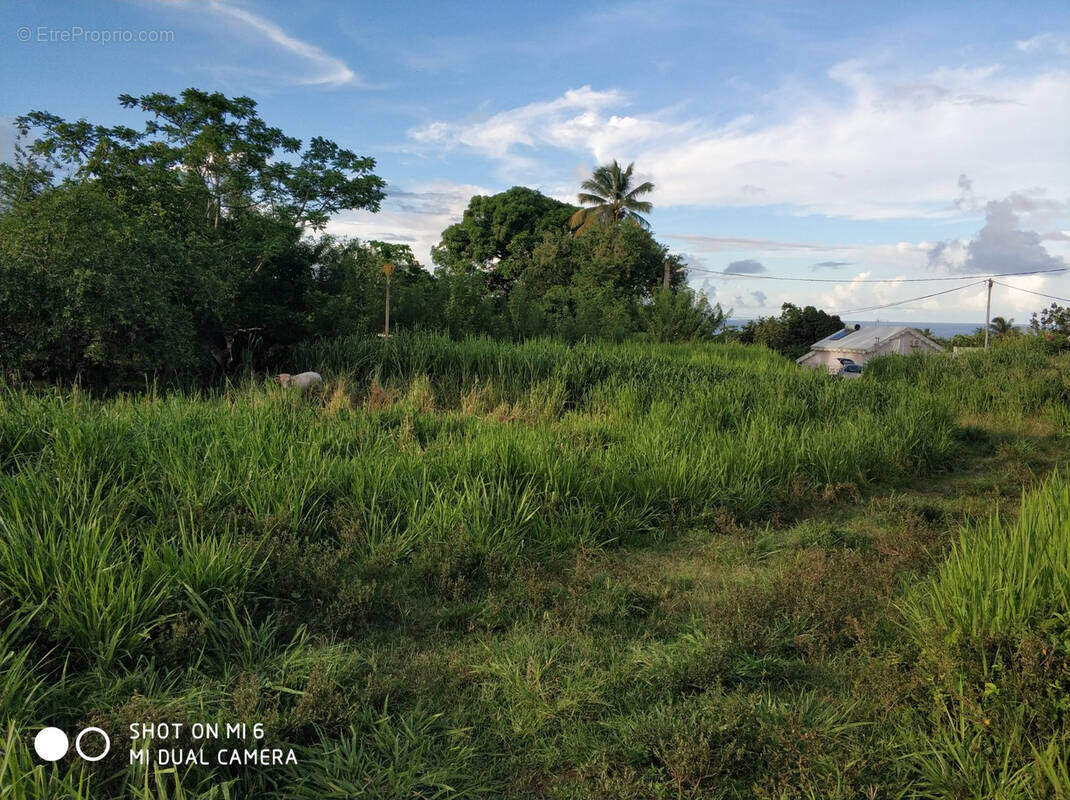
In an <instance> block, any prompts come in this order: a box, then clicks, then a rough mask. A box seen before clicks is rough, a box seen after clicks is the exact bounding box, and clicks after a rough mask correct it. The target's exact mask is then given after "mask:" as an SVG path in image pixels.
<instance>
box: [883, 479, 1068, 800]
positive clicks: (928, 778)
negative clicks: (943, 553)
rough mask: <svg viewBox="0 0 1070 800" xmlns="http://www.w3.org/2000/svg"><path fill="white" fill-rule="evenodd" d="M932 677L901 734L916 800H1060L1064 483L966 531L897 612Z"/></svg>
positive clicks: (1064, 739)
mask: <svg viewBox="0 0 1070 800" xmlns="http://www.w3.org/2000/svg"><path fill="white" fill-rule="evenodd" d="M903 610H904V614H905V619H906V622H907V624H908V626H909V629H910V631H911V634H912V637H913V639H914V641H915V643H916V646H917V647H918V648H919V649H920V651H921V659H920V663H921V665H922V670H923V671H924V672H926V673H928V674H929V675H930V676H931V678H930V680H931V687H929V694H930V699H929V702H927V703H922V704H921V708H929V709H930V714H929V715H928V716H927V717H926V716H924V715H922V714H920V713H919V714H918V715H916V718H915V720H914V723H913V726H912V727H911V728H909V729H908V731H907V736H908V737H909V741H910V742H911V744H912V745H913V746H914V747H917V748H918V749H915V750H912V751H911V762H912V764H913V766H914V769H915V770H916V773H917V777H918V785H919V787H920V790H921V791H922V796H924V797H948V796H953V797H966V796H971V797H973V796H976V797H1001V798H1009V799H1011V800H1013V798H1047V797H1057V798H1058V797H1070V780H1068V771H1067V768H1068V764H1070V713H1068V712H1070V703H1068V701H1067V698H1068V697H1070V694H1068V692H1070V480H1068V479H1067V478H1066V476H1065V475H1059V474H1055V475H1053V476H1052V477H1051V478H1049V479H1048V480H1047V481H1046V482H1045V483H1044V484H1043V485H1042V486H1041V487H1039V488H1037V489H1035V490H1033V491H1030V492H1028V493H1027V494H1026V495H1025V496H1024V498H1023V500H1022V505H1021V510H1020V512H1019V514H1018V516H1017V518H1015V519H1013V520H1003V519H1000V518H999V517H998V516H993V517H992V518H991V519H990V520H988V521H987V522H986V523H983V524H980V525H972V526H969V527H967V528H966V529H965V530H964V531H963V532H962V535H961V537H960V538H959V541H958V542H957V543H956V545H955V548H954V550H953V552H952V553H951V555H950V556H949V557H948V559H947V561H946V563H944V564H943V565H942V566H941V567H940V568H939V570H938V571H937V572H936V574H935V575H934V576H932V578H930V579H929V580H927V581H925V582H923V583H922V584H920V585H919V586H918V587H916V588H915V589H914V591H913V592H912V593H911V594H910V595H909V596H908V597H907V599H906V601H905V602H904V604H903Z"/></svg>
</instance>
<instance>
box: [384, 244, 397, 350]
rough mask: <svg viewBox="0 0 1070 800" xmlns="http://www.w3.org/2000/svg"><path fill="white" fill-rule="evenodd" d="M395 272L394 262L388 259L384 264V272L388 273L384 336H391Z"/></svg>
mask: <svg viewBox="0 0 1070 800" xmlns="http://www.w3.org/2000/svg"><path fill="white" fill-rule="evenodd" d="M393 272H394V264H393V263H392V262H390V261H387V262H386V263H385V264H383V274H384V275H386V316H385V318H384V321H383V338H384V339H388V338H390V275H391V274H392V273H393Z"/></svg>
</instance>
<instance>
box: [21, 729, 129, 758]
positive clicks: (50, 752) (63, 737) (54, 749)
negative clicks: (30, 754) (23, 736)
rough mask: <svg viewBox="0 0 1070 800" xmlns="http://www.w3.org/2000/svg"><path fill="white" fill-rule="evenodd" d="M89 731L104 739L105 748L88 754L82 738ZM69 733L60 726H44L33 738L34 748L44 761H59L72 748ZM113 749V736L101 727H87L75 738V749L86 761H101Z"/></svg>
mask: <svg viewBox="0 0 1070 800" xmlns="http://www.w3.org/2000/svg"><path fill="white" fill-rule="evenodd" d="M87 733H95V734H97V735H99V736H100V737H101V738H102V739H103V740H104V749H103V750H101V751H100V752H99V753H98V754H96V755H88V754H86V752H85V751H84V750H82V739H83V738H85V735H86V734H87ZM70 748H71V745H70V740H69V739H68V738H67V734H66V733H64V732H63V731H61V730H60V729H59V728H42V729H41V730H40V731H38V732H37V735H36V736H35V737H34V739H33V749H34V750H36V751H37V755H38V757H39V758H40V759H41V760H42V761H59V760H60V759H61V758H63V757H64V756H65V755H67V751H68V750H70ZM110 750H111V738H110V737H109V736H108V734H107V733H105V732H104V731H102V730H101V729H100V728H85V729H83V730H82V731H80V732H79V733H78V736H76V737H75V739H74V751H75V752H76V753H77V754H78V755H79V756H81V758H82V759H84V760H85V761H100V760H101V759H102V758H104V756H106V755H107V754H108V752H109V751H110Z"/></svg>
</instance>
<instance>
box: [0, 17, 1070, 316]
mask: <svg viewBox="0 0 1070 800" xmlns="http://www.w3.org/2000/svg"><path fill="white" fill-rule="evenodd" d="M293 8H294V6H293V4H289V3H287V4H284V3H271V2H266V1H265V0H248V1H245V0H232V2H226V3H223V2H219V3H211V2H195V1H194V0H187V1H186V2H114V3H109V4H100V5H99V6H90V5H89V4H85V3H78V2H61V1H59V0H48V2H43V1H41V0H8V2H6V3H4V4H3V5H2V6H0V82H2V83H0V85H2V87H3V92H2V94H0V121H3V122H5V123H6V124H4V125H2V126H0V136H2V139H0V155H2V156H3V157H5V158H9V157H10V153H11V141H10V139H11V137H10V133H11V128H10V120H11V119H12V118H13V117H15V116H17V115H18V114H21V113H25V112H26V111H28V110H31V109H41V110H48V111H51V112H53V113H56V114H59V115H61V116H64V117H68V118H77V117H85V118H87V119H90V120H93V121H99V122H105V123H118V122H126V123H133V122H135V121H136V116H135V115H133V114H132V113H131V112H127V111H124V110H122V109H121V108H119V106H118V104H117V102H116V100H115V98H116V96H117V95H119V94H120V93H123V92H127V93H130V94H141V93H146V92H151V91H167V92H171V93H178V92H180V91H181V90H182V89H184V88H186V87H189V86H196V87H198V88H203V89H212V90H219V91H222V92H225V93H227V94H230V95H248V96H251V97H253V98H255V99H256V100H257V101H258V102H259V104H260V112H261V115H262V116H263V117H264V118H265V119H266V120H267V121H268V122H269V123H271V124H274V125H278V126H279V127H281V128H282V129H283V130H284V131H286V132H287V133H290V134H292V135H296V136H299V137H303V138H307V137H309V136H313V135H323V136H326V137H328V138H331V139H334V140H335V141H337V142H339V143H340V144H342V145H344V146H346V147H349V148H351V149H354V150H356V151H357V152H359V153H361V154H367V155H371V156H373V157H375V158H376V159H377V161H378V170H377V171H378V173H379V174H380V175H382V176H383V177H384V178H385V179H386V180H387V181H388V184H389V188H388V191H389V194H390V196H389V198H388V200H387V202H386V203H385V204H384V207H383V210H382V211H381V212H380V213H379V214H375V215H372V214H368V213H363V212H356V213H350V214H345V215H342V216H341V217H339V218H338V219H336V220H334V221H333V222H332V224H331V226H330V230H331V231H332V232H335V233H338V234H340V235H348V236H360V237H362V238H379V239H389V240H393V241H400V242H407V243H409V244H411V245H412V246H413V248H414V250H415V251H416V253H417V256H418V257H419V258H420V259H421V260H422V261H424V262H425V263H429V257H428V250H429V248H430V246H431V245H432V244H434V243H435V242H436V241H437V240H438V236H439V233H440V232H441V230H442V229H443V228H444V227H445V226H446V225H448V224H450V223H451V222H452V221H455V220H456V219H457V218H459V216H460V214H461V212H462V211H463V209H464V207H465V206H466V205H467V202H468V199H469V198H470V197H471V195H472V194H474V193H492V192H497V191H502V190H504V189H507V188H508V187H510V186H513V185H525V186H531V187H534V188H538V189H540V190H541V191H543V192H545V193H547V194H551V195H553V196H555V197H559V198H561V199H564V200H572V199H574V198H573V196H574V194H575V192H576V190H577V188H578V184H579V182H580V181H581V180H582V179H583V178H584V177H585V176H586V175H587V174H589V172H590V170H591V169H592V168H593V166H594V165H595V164H597V163H604V162H606V161H608V160H611V159H614V158H616V159H619V160H621V161H622V162H631V161H634V162H635V163H636V170H637V171H638V172H639V173H641V175H642V177H644V178H648V179H650V180H652V181H654V183H655V184H656V186H657V191H656V192H655V194H654V195H653V198H652V200H653V202H654V203H655V206H656V208H655V211H654V213H653V214H652V215H651V216H650V220H651V222H652V224H653V228H654V231H655V234H656V235H657V237H658V238H659V239H660V240H661V241H664V242H665V243H667V244H668V245H670V246H671V247H672V248H673V249H674V250H675V251H677V252H680V253H683V254H685V256H686V257H687V259H688V261H689V263H690V264H691V265H692V266H693V267H694V270H693V272H692V284H693V285H695V286H696V287H699V288H702V289H704V290H705V291H706V292H707V293H708V294H710V295H711V296H712V297H713V299H715V300H717V301H719V302H721V303H722V304H723V305H725V306H728V307H731V308H733V309H734V310H735V315H736V316H741V317H751V316H757V315H760V314H770V313H776V312H777V311H778V310H779V306H780V304H781V303H782V302H785V301H792V302H796V303H813V304H816V305H819V306H822V307H824V308H826V309H829V310H832V311H838V312H849V311H853V310H854V309H862V308H869V307H872V306H876V305H883V304H886V303H891V302H894V301H897V300H901V299H905V298H909V297H914V296H918V295H922V294H927V293H929V292H930V291H937V290H940V289H944V288H951V287H953V286H957V285H959V283H957V282H955V281H947V282H943V283H909V282H908V283H867V282H866V281H872V280H876V279H904V278H917V277H956V276H966V275H976V274H986V273H989V272H992V271H998V272H1014V271H1025V270H1029V269H1053V268H1057V267H1059V266H1061V265H1063V264H1066V263H1068V259H1070V15H1067V14H1066V12H1065V6H1064V5H1063V4H1060V3H1055V2H1052V3H1045V2H1032V3H1030V4H1028V5H1020V4H1011V3H999V4H996V3H978V2H971V3H961V4H959V3H939V4H934V3H931V2H926V3H908V2H897V3H883V4H878V3H858V2H850V3H830V2H820V3H813V4H805V3H791V4H788V3H761V2H747V3H743V2H740V3H686V2H661V3H615V4H614V3H606V4H597V3H583V4H577V3H574V2H569V3H555V2H541V3H535V4H531V3H515V4H511V3H502V2H493V3H483V2H458V3H446V2H429V3H423V2H409V3H404V4H397V5H396V6H394V5H391V4H385V3H375V4H370V3H358V4H351V3H330V2H324V1H323V0H320V1H319V2H309V3H302V4H301V6H300V9H301V10H300V14H295V13H294V11H293ZM65 38H66V40H64V39H65ZM108 38H111V39H112V41H104V40H105V39H108ZM120 39H128V41H121V40H120ZM23 40H26V41H23ZM701 270H722V271H723V270H728V271H731V272H734V273H740V274H741V277H735V278H724V277H722V276H717V275H714V274H711V273H709V272H702V271H701ZM763 276H764V277H763ZM771 276H795V277H817V278H822V279H825V280H827V281H829V282H826V283H804V282H795V283H792V282H785V281H778V280H770V279H768V278H769V277H771ZM1006 282H1008V283H1013V284H1015V285H1017V286H1019V287H1020V288H1024V289H1030V290H1032V291H1036V292H1041V293H1044V294H1051V295H1056V296H1060V297H1070V277H1067V276H1066V274H1055V275H1052V274H1048V275H1031V276H1024V277H1021V278H1017V279H1007V281H1006ZM961 283H962V284H968V283H970V281H969V280H966V279H963V280H962V282H961ZM1047 302H1049V301H1047V300H1045V299H1044V298H1041V297H1038V296H1035V295H1029V294H1026V293H1024V292H1016V291H1012V290H1009V289H1003V288H999V287H997V290H996V292H995V294H994V296H993V305H994V309H993V313H994V314H1001V315H1003V316H1013V317H1016V318H1017V319H1018V320H1019V321H1026V320H1027V319H1028V316H1029V313H1030V312H1031V311H1033V310H1036V309H1038V308H1040V307H1042V306H1044V305H1046V304H1047ZM983 314H984V300H983V292H982V291H981V289H980V287H975V288H971V289H964V290H963V291H961V292H954V293H951V294H948V295H943V296H941V297H937V298H932V299H929V300H924V301H918V302H915V303H911V304H908V305H906V306H898V307H895V308H893V309H889V310H877V311H866V312H859V313H857V314H849V315H847V316H849V317H850V318H852V319H860V320H861V319H873V318H875V317H884V318H887V319H898V320H912V319H916V320H947V321H960V320H973V319H979V318H980V319H983Z"/></svg>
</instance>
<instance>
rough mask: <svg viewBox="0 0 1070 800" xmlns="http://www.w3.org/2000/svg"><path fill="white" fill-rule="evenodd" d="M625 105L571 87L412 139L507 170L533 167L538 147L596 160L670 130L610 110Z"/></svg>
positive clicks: (433, 127) (436, 126) (422, 131)
mask: <svg viewBox="0 0 1070 800" xmlns="http://www.w3.org/2000/svg"><path fill="white" fill-rule="evenodd" d="M625 105H627V101H626V99H625V96H624V95H623V94H622V93H621V92H618V91H616V90H608V91H595V90H594V89H592V88H591V87H590V86H582V87H580V88H579V89H569V90H568V91H566V92H565V93H564V94H563V95H561V96H560V97H558V98H556V99H554V100H549V101H543V102H536V103H530V104H528V105H525V106H519V107H518V108H514V109H510V110H508V111H502V112H499V113H497V114H492V115H490V116H487V117H484V118H479V119H471V120H468V121H463V122H443V121H434V122H430V123H427V124H425V125H422V126H420V127H417V128H413V129H412V130H410V131H409V138H410V139H411V140H412V141H413V142H415V143H417V145H421V146H424V147H428V146H430V147H435V148H440V149H452V148H454V147H465V148H467V149H470V150H473V151H475V152H477V153H480V154H482V155H484V156H486V157H487V158H490V159H493V160H496V161H498V162H500V164H501V166H502V168H503V170H504V171H505V172H507V173H513V174H515V173H518V172H522V171H524V170H534V169H535V168H536V166H537V164H538V162H537V160H536V159H535V158H534V156H533V153H534V151H536V150H537V149H538V148H540V147H550V148H555V149H560V150H571V151H585V150H588V149H589V150H591V152H592V153H593V154H594V155H595V158H596V159H597V160H608V159H610V158H612V157H613V156H612V155H610V154H611V153H612V152H615V151H616V150H618V149H620V148H621V147H625V146H628V147H634V146H635V145H636V144H637V143H641V142H648V141H655V140H657V139H659V138H664V137H665V136H667V135H669V134H670V132H671V131H672V130H676V131H677V133H679V132H682V131H683V130H684V129H685V128H687V127H688V126H686V125H685V126H680V125H677V126H671V125H667V124H665V123H663V122H660V121H658V120H655V119H652V118H640V117H634V116H627V115H623V116H622V115H619V114H612V113H608V112H607V109H610V108H613V107H622V106H625Z"/></svg>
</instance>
